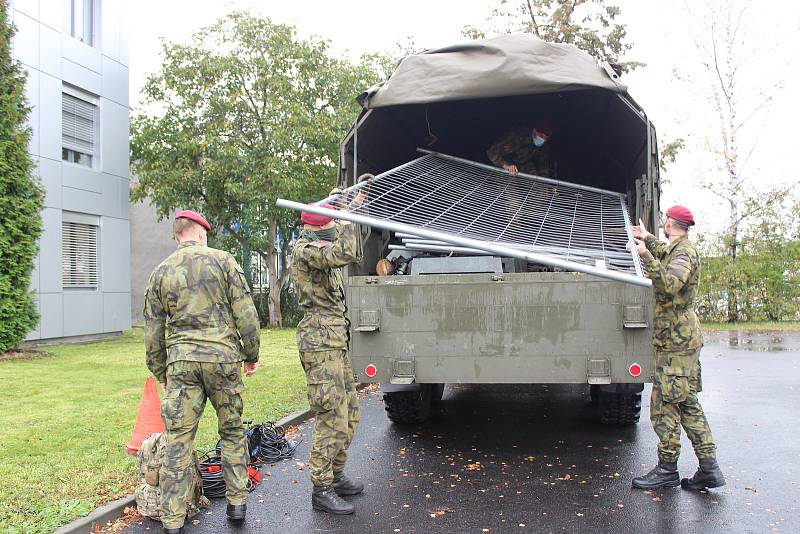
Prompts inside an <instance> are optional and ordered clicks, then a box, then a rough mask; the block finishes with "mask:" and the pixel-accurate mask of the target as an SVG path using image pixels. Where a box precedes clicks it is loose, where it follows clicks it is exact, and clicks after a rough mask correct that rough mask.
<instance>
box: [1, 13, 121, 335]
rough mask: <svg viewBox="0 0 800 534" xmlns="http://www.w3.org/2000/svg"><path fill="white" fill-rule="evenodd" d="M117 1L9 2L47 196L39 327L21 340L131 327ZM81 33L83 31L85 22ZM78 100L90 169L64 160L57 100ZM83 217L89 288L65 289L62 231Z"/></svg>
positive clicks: (38, 276)
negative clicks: (89, 107)
mask: <svg viewBox="0 0 800 534" xmlns="http://www.w3.org/2000/svg"><path fill="white" fill-rule="evenodd" d="M76 4H80V5H90V6H91V8H92V10H93V18H92V23H91V24H92V26H91V27H92V38H91V44H86V43H85V42H81V40H79V39H78V38H75V37H73V36H72V35H71V33H74V30H73V28H72V26H70V24H71V22H70V13H71V10H72V9H73V6H74V5H76ZM125 6H126V2H125V0H93V1H88V2H84V1H83V0H75V1H71V0H12V2H11V8H12V9H11V11H10V13H11V16H12V20H13V22H14V24H15V25H16V27H17V34H16V36H15V37H14V42H13V52H14V57H15V58H16V59H17V60H19V61H20V62H21V63H22V64H23V66H24V68H25V69H26V71H27V73H28V83H27V88H26V92H27V97H28V101H29V103H30V105H31V106H32V108H33V109H32V112H31V114H30V117H29V123H30V126H31V128H32V130H33V137H32V139H31V144H30V153H31V155H32V156H33V158H34V160H35V162H36V164H37V173H38V175H39V177H40V179H41V181H42V184H43V185H44V187H45V190H46V197H45V208H44V211H43V213H42V216H43V219H44V232H43V234H42V237H41V241H40V252H39V256H38V257H37V258H36V269H35V272H34V276H33V280H32V282H31V289H33V290H34V291H35V292H36V293H37V298H38V305H39V311H40V314H41V321H40V323H39V325H38V326H37V328H36V329H35V330H34V331H32V332H31V333H30V334H29V335H28V339H29V340H39V339H49V338H60V337H69V336H84V335H92V334H100V333H107V332H115V331H120V330H124V329H127V328H130V325H131V317H130V309H131V287H130V280H131V273H130V222H129V201H128V192H129V189H130V180H129V178H130V166H129V148H128V137H129V111H128V110H129V95H128V63H129V62H128V38H127V34H126V32H127V28H126V24H125V17H124V9H125ZM87 27H89V25H88V24H87ZM70 90H73V91H77V92H79V93H80V94H86V95H87V99H89V100H91V101H92V102H93V103H94V105H95V106H96V112H95V122H94V125H95V126H94V149H93V154H92V165H91V166H84V165H81V164H79V163H71V162H69V161H65V160H64V159H63V158H64V154H63V152H62V148H64V141H63V137H62V126H63V125H62V98H63V94H64V92H65V91H70ZM65 217H66V218H67V219H69V220H72V219H74V218H75V217H79V218H80V217H83V218H84V219H81V220H88V221H91V225H93V226H96V235H97V239H96V241H97V254H96V256H97V281H96V283H95V284H92V287H83V288H77V287H64V285H65V284H64V281H63V277H62V274H63V271H62V265H63V263H62V262H63V261H64V247H63V243H62V225H63V223H64V222H65Z"/></svg>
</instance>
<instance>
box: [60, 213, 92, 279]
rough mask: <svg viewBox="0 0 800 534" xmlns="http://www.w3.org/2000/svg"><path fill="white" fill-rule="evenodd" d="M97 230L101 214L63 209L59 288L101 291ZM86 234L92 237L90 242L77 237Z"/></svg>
mask: <svg viewBox="0 0 800 534" xmlns="http://www.w3.org/2000/svg"><path fill="white" fill-rule="evenodd" d="M100 231H101V226H100V217H98V216H96V215H88V214H85V213H77V212H69V211H63V212H62V217H61V289H62V291H100V290H101V280H100ZM87 236H90V238H93V240H94V243H93V244H92V243H87V242H83V243H81V242H80V241H78V239H80V238H82V237H87ZM92 245H93V246H92Z"/></svg>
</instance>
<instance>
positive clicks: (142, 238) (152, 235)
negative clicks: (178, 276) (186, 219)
mask: <svg viewBox="0 0 800 534" xmlns="http://www.w3.org/2000/svg"><path fill="white" fill-rule="evenodd" d="M130 217H131V219H130V220H131V314H132V317H133V321H134V322H141V321H143V320H144V318H143V317H142V309H143V307H144V290H145V287H146V286H147V281H148V280H149V278H150V273H152V272H153V269H155V268H156V267H157V266H158V264H159V263H161V262H162V261H164V259H165V258H166V257H167V256H169V255H170V254H172V253H173V252H174V251H175V249H176V247H177V245H176V244H175V240H174V239H173V238H172V218H171V217H170V218H168V219H166V220H163V221H160V222H159V221H158V219H157V216H156V210H155V208H153V207H152V206H150V205H149V204H145V203H143V202H138V203H136V204H132V205H131V215H130Z"/></svg>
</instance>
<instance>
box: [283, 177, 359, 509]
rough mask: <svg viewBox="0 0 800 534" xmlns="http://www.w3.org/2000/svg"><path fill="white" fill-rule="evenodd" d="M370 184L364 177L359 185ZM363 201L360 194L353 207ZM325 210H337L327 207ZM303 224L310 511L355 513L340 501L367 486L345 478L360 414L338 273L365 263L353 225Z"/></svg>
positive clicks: (298, 261)
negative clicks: (310, 425)
mask: <svg viewBox="0 0 800 534" xmlns="http://www.w3.org/2000/svg"><path fill="white" fill-rule="evenodd" d="M371 179H372V175H371V174H367V175H362V176H361V177H360V179H359V180H360V181H368V180H371ZM339 192H340V191H339ZM334 193H336V190H334V191H332V192H331V194H332V195H333V194H334ZM365 197H366V192H365V189H362V190H361V191H360V192H359V194H358V195H357V196H356V197H355V199H354V200H353V202H352V203H351V204H350V207H354V205H358V204H361V203H362V202H363V200H364V198H365ZM320 207H322V208H326V209H330V210H332V209H335V208H334V207H333V206H331V205H329V204H325V205H323V206H320ZM300 220H301V221H302V222H303V231H302V233H301V234H300V237H299V239H298V240H297V242H296V243H295V245H294V249H293V251H292V281H293V283H294V289H295V291H296V292H297V298H298V300H299V302H300V307H301V308H302V309H303V314H304V315H303V319H302V320H301V321H300V323H299V324H298V325H297V347H298V349H299V351H300V363H301V364H302V365H303V370H304V371H305V373H306V381H307V383H308V404H309V406H310V407H311V410H312V411H313V412H314V416H315V418H314V432H313V435H312V439H311V454H310V456H311V458H310V459H309V462H308V463H309V475H310V477H311V482H312V484H313V485H314V489H313V492H312V494H311V506H312V507H313V508H314V509H315V510H319V511H323V512H328V513H331V514H352V513H353V511H354V507H353V505H352V504H351V503H349V502H347V501H345V500H344V499H342V496H348V495H356V494H358V493H361V492H362V491H363V490H364V484H362V483H361V482H358V481H355V480H352V479H350V478H348V477H347V476H346V475H345V474H344V468H345V462H346V461H347V448H348V447H349V446H350V443H351V442H352V440H353V435H354V434H355V431H356V427H357V426H358V421H359V418H360V411H359V406H358V395H357V394H356V386H355V382H354V380H353V368H352V365H351V363H350V353H349V348H350V321H349V320H348V319H347V305H346V303H345V294H344V279H343V277H342V272H341V268H342V267H344V266H345V265H348V264H351V263H357V262H359V261H360V260H361V240H360V238H359V236H358V233H357V232H356V229H355V226H354V225H353V224H350V222H348V221H341V220H340V221H336V220H334V219H333V218H332V217H329V216H327V215H318V214H315V213H310V212H305V211H304V212H302V213H301V214H300Z"/></svg>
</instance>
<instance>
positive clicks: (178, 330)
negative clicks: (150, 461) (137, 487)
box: [144, 210, 260, 533]
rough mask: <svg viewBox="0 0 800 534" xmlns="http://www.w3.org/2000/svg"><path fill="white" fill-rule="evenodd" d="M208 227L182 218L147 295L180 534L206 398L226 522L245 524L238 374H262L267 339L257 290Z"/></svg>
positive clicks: (172, 520) (166, 471) (165, 493)
mask: <svg viewBox="0 0 800 534" xmlns="http://www.w3.org/2000/svg"><path fill="white" fill-rule="evenodd" d="M209 230H211V226H210V225H209V224H208V222H207V221H206V220H205V219H204V218H203V217H201V216H200V215H199V214H197V213H195V212H193V211H188V210H185V211H181V212H178V213H177V214H176V216H175V222H174V231H175V241H176V242H177V243H178V250H176V251H175V252H173V253H172V254H171V255H170V256H169V257H168V258H167V259H165V260H164V261H163V262H161V264H160V265H159V266H158V267H156V269H155V270H154V271H153V274H151V275H150V281H149V282H148V284H147V290H146V292H145V304H144V319H145V347H146V349H147V367H148V368H149V369H150V371H151V372H152V373H153V374H154V375H155V377H156V379H158V381H159V382H161V383H162V384H164V387H165V391H166V393H165V395H164V399H163V400H162V401H161V416H162V418H163V419H164V427H165V429H166V430H165V435H166V452H165V456H164V462H163V464H162V467H161V472H160V478H161V480H162V481H163V485H162V493H161V522H162V523H163V526H164V532H167V533H179V532H183V522H184V519H185V516H186V492H187V491H188V490H189V482H190V478H191V475H192V468H193V467H194V466H193V465H192V450H193V444H194V436H195V434H196V432H197V424H198V422H199V421H200V416H201V415H202V414H203V409H204V408H205V404H206V399H208V400H210V401H211V405H212V406H213V407H214V409H215V410H216V412H217V419H218V421H219V437H220V441H221V449H222V475H223V478H224V479H225V485H226V488H227V489H226V494H225V496H226V498H227V500H228V508H227V515H228V517H229V518H230V519H231V520H234V521H241V520H243V519H244V517H245V512H246V504H245V503H246V500H247V495H248V491H247V479H248V476H247V461H248V450H247V442H246V440H245V433H244V426H243V424H242V397H241V393H242V390H243V389H244V385H243V383H242V375H241V367H242V361H244V362H245V363H244V369H245V374H246V375H247V376H251V375H252V374H254V373H255V372H256V370H257V368H258V355H259V354H258V350H259V343H260V332H259V322H258V314H257V313H256V309H255V306H254V305H253V299H252V298H251V296H250V289H249V287H248V285H247V281H246V280H245V277H244V272H243V271H242V268H241V267H239V264H238V263H237V262H236V260H235V259H234V258H233V256H231V255H230V254H228V253H227V252H223V251H221V250H216V249H213V248H209V247H208V246H206V232H207V231H209Z"/></svg>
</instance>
